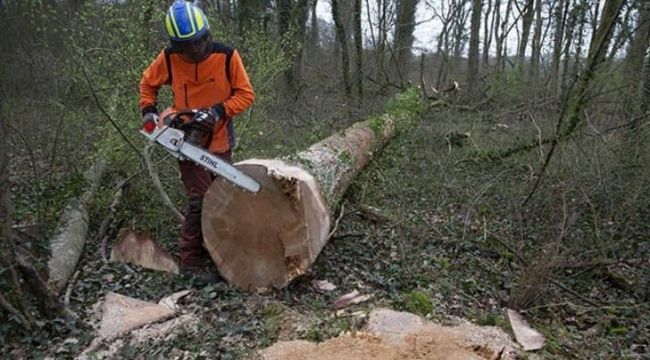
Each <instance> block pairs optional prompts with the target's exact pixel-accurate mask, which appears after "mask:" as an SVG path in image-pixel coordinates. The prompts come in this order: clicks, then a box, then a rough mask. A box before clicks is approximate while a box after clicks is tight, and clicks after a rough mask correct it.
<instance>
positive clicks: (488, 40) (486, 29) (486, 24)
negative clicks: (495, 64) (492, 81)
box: [483, 0, 494, 65]
mask: <svg viewBox="0 0 650 360" xmlns="http://www.w3.org/2000/svg"><path fill="white" fill-rule="evenodd" d="M491 12H492V0H487V9H486V10H485V17H484V18H483V63H484V64H485V65H490V45H491V44H492V29H491V28H490V21H488V20H489V18H490V13H491ZM493 23H494V22H493Z"/></svg>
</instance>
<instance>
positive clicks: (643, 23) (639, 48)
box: [625, 1, 650, 79]
mask: <svg viewBox="0 0 650 360" xmlns="http://www.w3.org/2000/svg"><path fill="white" fill-rule="evenodd" d="M649 38H650V3H648V2H647V1H641V2H640V3H639V14H638V20H637V27H636V31H635V32H634V35H633V37H632V41H631V42H630V45H629V47H628V49H627V55H626V57H625V73H626V76H627V77H628V78H631V79H635V78H636V77H637V75H638V74H640V73H641V69H642V68H643V59H644V55H645V50H646V47H647V44H648V41H649V40H648V39H649Z"/></svg>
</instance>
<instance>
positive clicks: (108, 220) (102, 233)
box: [97, 180, 126, 264]
mask: <svg viewBox="0 0 650 360" xmlns="http://www.w3.org/2000/svg"><path fill="white" fill-rule="evenodd" d="M125 186H126V180H122V181H120V183H119V184H118V185H117V190H116V191H115V195H113V201H112V202H111V205H110V206H109V207H108V215H106V217H105V218H104V221H102V225H101V226H100V227H99V234H98V235H97V239H101V247H100V252H101V255H102V260H104V263H105V264H107V263H108V256H106V245H107V242H108V236H107V235H106V232H107V231H108V228H109V227H110V226H111V224H112V223H113V219H114V218H115V213H116V212H117V206H118V205H119V203H120V201H121V200H122V196H123V195H124V188H125Z"/></svg>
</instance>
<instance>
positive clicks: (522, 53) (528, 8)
mask: <svg viewBox="0 0 650 360" xmlns="http://www.w3.org/2000/svg"><path fill="white" fill-rule="evenodd" d="M534 3H535V0H526V5H525V7H524V10H523V11H524V14H523V16H522V24H521V40H520V41H519V49H517V63H518V64H519V65H520V66H522V65H523V64H524V60H525V59H526V47H527V46H528V37H529V35H530V28H531V27H532V24H533V17H534V15H535V9H534V5H535V4H534Z"/></svg>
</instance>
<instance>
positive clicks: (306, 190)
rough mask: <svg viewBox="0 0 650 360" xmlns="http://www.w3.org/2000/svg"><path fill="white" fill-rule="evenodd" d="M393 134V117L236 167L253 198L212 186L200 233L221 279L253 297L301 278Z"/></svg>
mask: <svg viewBox="0 0 650 360" xmlns="http://www.w3.org/2000/svg"><path fill="white" fill-rule="evenodd" d="M394 134H395V116H390V115H383V116H381V117H376V118H372V119H370V120H367V121H363V122H359V123H356V124H354V125H353V126H351V127H350V128H348V129H347V130H345V131H344V132H342V133H337V134H334V135H332V136H330V137H328V138H326V139H324V140H322V141H320V142H318V143H316V144H314V145H312V146H311V147H309V148H308V149H307V150H305V151H302V152H299V153H297V154H295V155H293V156H289V157H287V158H284V159H273V160H257V159H252V160H246V161H244V162H240V163H238V164H236V166H237V167H238V168H239V169H241V170H243V171H244V172H246V173H247V174H248V175H250V176H252V177H253V178H255V179H256V180H257V181H259V182H260V184H261V185H262V188H261V190H260V192H259V193H257V194H252V193H250V192H246V191H244V190H241V189H240V188H237V187H236V186H234V185H232V184H230V183H228V182H226V181H219V180H216V181H214V182H213V184H212V185H211V187H210V189H209V190H208V192H207V194H206V195H205V198H204V201H203V212H202V228H203V237H204V241H205V244H206V248H207V250H208V251H209V252H210V255H211V256H212V259H213V260H214V262H215V264H216V265H217V268H218V269H219V272H220V273H221V275H222V276H223V277H224V278H225V279H226V280H227V281H228V282H230V283H231V284H234V285H236V286H239V287H241V288H243V289H246V290H254V289H261V288H268V287H277V288H281V287H284V286H286V285H287V284H288V283H289V282H290V281H291V280H292V279H294V278H295V277H297V276H299V275H301V274H304V273H305V271H306V270H307V269H308V268H309V266H310V265H311V264H312V263H313V262H314V261H315V259H316V257H317V256H318V254H319V253H320V251H321V250H322V248H323V246H325V243H326V242H327V240H328V238H329V231H330V226H331V223H332V221H331V219H332V211H333V209H334V208H335V206H336V205H337V203H338V202H339V200H340V199H341V197H342V196H343V194H344V192H345V191H346V190H347V188H348V187H349V185H350V184H351V183H352V181H353V180H354V178H355V177H356V176H357V175H358V174H359V172H360V171H361V169H363V167H364V166H365V165H366V164H367V163H368V161H369V160H370V158H371V157H372V155H373V154H375V153H376V152H378V151H379V150H381V148H382V147H383V146H384V145H385V144H386V143H387V142H388V140H389V139H390V138H392V137H393V135H394Z"/></svg>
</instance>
